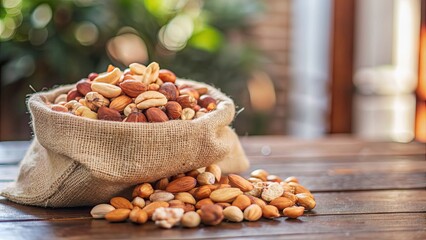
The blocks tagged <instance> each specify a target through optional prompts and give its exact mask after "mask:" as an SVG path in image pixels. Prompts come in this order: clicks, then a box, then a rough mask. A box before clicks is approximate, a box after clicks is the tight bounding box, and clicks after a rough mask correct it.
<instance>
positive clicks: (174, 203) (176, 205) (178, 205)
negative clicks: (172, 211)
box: [168, 199, 185, 210]
mask: <svg viewBox="0 0 426 240" xmlns="http://www.w3.org/2000/svg"><path fill="white" fill-rule="evenodd" d="M168 203H169V208H182V209H184V210H185V203H184V202H182V201H181V200H177V199H174V200H170V201H168Z"/></svg>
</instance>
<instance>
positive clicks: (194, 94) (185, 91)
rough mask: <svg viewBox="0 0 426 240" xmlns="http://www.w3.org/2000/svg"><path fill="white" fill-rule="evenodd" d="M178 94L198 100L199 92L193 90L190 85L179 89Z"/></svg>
mask: <svg viewBox="0 0 426 240" xmlns="http://www.w3.org/2000/svg"><path fill="white" fill-rule="evenodd" d="M179 94H181V95H189V96H192V97H194V98H195V99H196V100H198V99H199V98H200V94H199V93H198V92H197V90H195V89H193V88H191V87H188V88H184V89H181V90H179Z"/></svg>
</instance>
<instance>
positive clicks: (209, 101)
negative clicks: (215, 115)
mask: <svg viewBox="0 0 426 240" xmlns="http://www.w3.org/2000/svg"><path fill="white" fill-rule="evenodd" d="M198 104H199V105H200V106H201V107H203V108H205V109H207V111H212V110H215V109H216V107H217V104H216V99H214V98H212V97H210V96H208V95H203V96H201V97H200V99H199V100H198Z"/></svg>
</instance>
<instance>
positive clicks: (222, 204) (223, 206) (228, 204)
mask: <svg viewBox="0 0 426 240" xmlns="http://www.w3.org/2000/svg"><path fill="white" fill-rule="evenodd" d="M215 204H216V205H218V206H221V207H222V208H223V209H225V208H227V207H230V206H232V205H231V204H230V203H227V202H220V203H215Z"/></svg>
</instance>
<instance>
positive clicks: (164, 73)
mask: <svg viewBox="0 0 426 240" xmlns="http://www.w3.org/2000/svg"><path fill="white" fill-rule="evenodd" d="M158 77H159V78H160V79H161V81H163V82H171V83H174V82H176V75H175V74H174V73H173V72H172V71H170V70H167V69H160V71H159V73H158Z"/></svg>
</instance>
